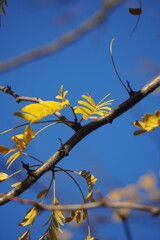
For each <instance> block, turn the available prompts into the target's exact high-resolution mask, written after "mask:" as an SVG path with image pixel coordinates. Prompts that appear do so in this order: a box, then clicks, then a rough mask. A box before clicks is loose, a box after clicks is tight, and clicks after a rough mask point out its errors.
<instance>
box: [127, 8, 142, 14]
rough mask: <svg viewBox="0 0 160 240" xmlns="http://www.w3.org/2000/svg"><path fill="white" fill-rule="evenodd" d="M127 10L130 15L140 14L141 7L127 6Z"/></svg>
mask: <svg viewBox="0 0 160 240" xmlns="http://www.w3.org/2000/svg"><path fill="white" fill-rule="evenodd" d="M129 12H130V14H132V15H141V13H142V9H141V8H129Z"/></svg>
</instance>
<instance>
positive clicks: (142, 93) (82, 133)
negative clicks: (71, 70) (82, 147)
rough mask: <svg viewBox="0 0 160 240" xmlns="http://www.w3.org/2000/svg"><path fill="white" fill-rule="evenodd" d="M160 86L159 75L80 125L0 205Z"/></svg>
mask: <svg viewBox="0 0 160 240" xmlns="http://www.w3.org/2000/svg"><path fill="white" fill-rule="evenodd" d="M159 86H160V75H159V76H157V77H155V78H154V79H153V80H152V81H151V82H149V83H148V84H147V85H146V86H144V87H143V88H142V89H141V90H139V91H138V92H135V93H134V94H133V95H132V96H131V97H130V98H128V99H127V100H126V101H125V102H123V103H122V104H120V105H119V106H117V107H116V108H114V109H113V110H112V111H111V113H110V114H109V115H107V116H103V117H100V118H97V119H96V120H95V121H92V122H90V123H88V124H86V125H85V126H83V127H81V128H80V129H79V130H78V131H77V132H76V133H75V134H74V135H73V136H72V137H71V138H70V139H69V140H68V141H67V142H66V143H65V144H64V145H63V146H62V147H61V148H60V149H59V150H58V151H56V152H55V153H54V154H53V155H52V156H51V157H50V158H49V159H48V160H47V161H46V162H44V163H43V164H42V165H41V166H40V167H39V168H37V169H36V170H35V171H34V174H33V175H32V176H28V177H27V178H26V179H25V180H24V181H23V182H22V183H21V185H19V186H17V187H15V188H14V189H13V190H11V191H10V192H8V193H7V194H5V195H3V197H1V198H0V205H3V204H5V203H7V202H8V201H10V200H9V198H8V197H13V196H19V195H20V194H21V193H23V192H24V191H25V190H26V189H28V188H29V187H30V186H31V185H32V184H34V183H35V182H36V181H37V180H38V179H39V178H40V177H41V176H42V175H43V174H44V173H46V172H47V171H49V170H51V169H53V167H54V166H55V165H56V164H57V163H58V162H59V161H60V160H61V159H63V158H64V157H65V156H67V155H68V153H69V152H70V151H71V150H72V148H73V147H74V146H75V145H76V144H77V143H79V142H80V141H81V140H82V139H83V138H84V137H86V136H87V135H88V134H89V133H91V132H93V131H94V130H96V129H98V128H99V127H101V126H103V125H105V124H107V123H111V122H112V121H113V120H114V119H115V118H117V117H118V116H120V115H122V114H123V113H125V112H126V111H128V110H129V109H130V108H131V107H133V106H134V105H136V104H137V103H138V102H140V101H141V100H142V99H143V98H144V97H146V96H147V95H148V94H149V93H151V92H153V91H154V90H155V89H156V88H158V87H159Z"/></svg>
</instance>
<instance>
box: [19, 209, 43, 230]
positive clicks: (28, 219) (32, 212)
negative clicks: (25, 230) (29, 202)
mask: <svg viewBox="0 0 160 240" xmlns="http://www.w3.org/2000/svg"><path fill="white" fill-rule="evenodd" d="M38 214H39V210H38V208H37V207H32V208H30V209H29V210H28V212H27V214H26V216H25V218H24V219H23V220H22V222H21V223H19V226H27V225H29V224H31V223H33V222H34V220H35V218H36V217H37V216H38Z"/></svg>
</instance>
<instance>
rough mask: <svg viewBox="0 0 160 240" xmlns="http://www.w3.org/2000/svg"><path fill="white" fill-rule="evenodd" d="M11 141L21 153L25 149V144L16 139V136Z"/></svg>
mask: <svg viewBox="0 0 160 240" xmlns="http://www.w3.org/2000/svg"><path fill="white" fill-rule="evenodd" d="M13 139H14V142H15V143H16V146H17V147H18V148H19V150H20V151H23V150H24V149H25V148H26V144H25V143H24V142H23V141H21V140H20V139H18V138H17V137H16V136H14V138H13Z"/></svg>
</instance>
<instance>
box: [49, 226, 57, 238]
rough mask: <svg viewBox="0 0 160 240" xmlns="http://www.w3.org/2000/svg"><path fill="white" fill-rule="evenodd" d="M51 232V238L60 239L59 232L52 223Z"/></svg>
mask: <svg viewBox="0 0 160 240" xmlns="http://www.w3.org/2000/svg"><path fill="white" fill-rule="evenodd" d="M49 234H50V239H51V240H58V234H57V231H56V229H55V228H54V226H53V225H51V228H50V231H49Z"/></svg>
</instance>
